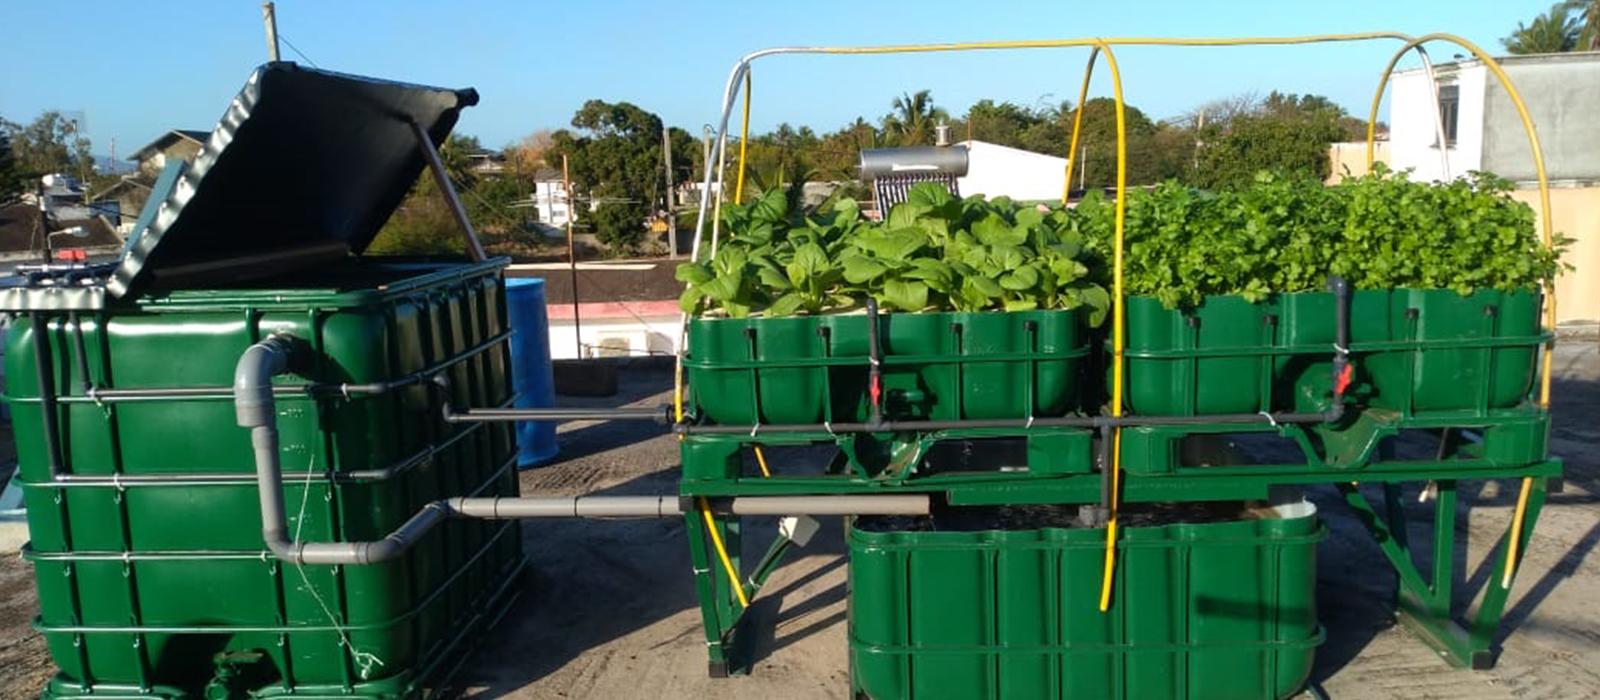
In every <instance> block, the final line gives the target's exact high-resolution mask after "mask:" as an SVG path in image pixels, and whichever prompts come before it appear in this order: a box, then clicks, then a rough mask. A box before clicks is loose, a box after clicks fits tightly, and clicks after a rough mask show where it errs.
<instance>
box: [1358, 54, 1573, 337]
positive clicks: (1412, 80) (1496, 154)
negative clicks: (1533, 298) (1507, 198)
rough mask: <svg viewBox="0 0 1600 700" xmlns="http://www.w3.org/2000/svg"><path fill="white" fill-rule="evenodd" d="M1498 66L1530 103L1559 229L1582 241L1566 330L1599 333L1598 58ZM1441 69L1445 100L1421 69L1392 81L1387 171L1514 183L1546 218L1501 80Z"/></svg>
mask: <svg viewBox="0 0 1600 700" xmlns="http://www.w3.org/2000/svg"><path fill="white" fill-rule="evenodd" d="M1496 60H1497V61H1498V62H1499V63H1500V66H1501V68H1502V69H1503V70H1504V71H1505V73H1506V75H1507V77H1509V78H1510V79H1511V82H1512V84H1513V85H1515V86H1516V89H1517V92H1518V94H1520V95H1521V96H1522V100H1523V102H1524V104H1526V106H1527V109H1528V113H1529V115H1530V117H1531V118H1532V120H1533V123H1534V129H1535V131H1536V132H1537V133H1538V136H1539V141H1540V145H1541V149H1540V150H1541V151H1542V152H1543V154H1544V165H1545V172H1546V174H1547V177H1548V178H1549V180H1550V184H1551V189H1550V204H1551V224H1552V226H1553V227H1554V229H1555V230H1556V231H1559V232H1561V233H1563V234H1566V235H1567V236H1570V237H1571V238H1572V239H1573V240H1574V242H1573V244H1572V246H1571V247H1570V248H1568V250H1567V254H1566V257H1565V258H1564V259H1565V261H1566V262H1568V263H1570V264H1572V265H1573V266H1574V267H1575V268H1576V269H1575V270H1573V271H1571V272H1568V273H1566V274H1563V275H1561V276H1560V277H1559V278H1557V280H1556V292H1557V298H1558V300H1559V303H1558V304H1557V305H1556V310H1557V313H1558V314H1559V319H1558V320H1559V321H1560V322H1562V323H1564V324H1585V325H1587V324H1593V323H1595V322H1596V321H1597V320H1600V116H1597V115H1600V52H1577V53H1562V54H1535V55H1529V56H1507V57H1504V58H1499V59H1496ZM1434 69H1435V74H1436V77H1437V80H1438V90H1437V92H1435V91H1433V90H1430V89H1429V84H1428V76H1427V73H1426V72H1425V71H1424V70H1423V69H1421V68H1417V69H1412V70H1407V71H1401V72H1399V73H1396V74H1395V76H1394V83H1393V88H1392V91H1391V92H1390V95H1389V165H1390V166H1391V167H1392V168H1394V169H1396V170H1411V171H1413V172H1412V178H1413V179H1415V180H1431V181H1442V180H1449V179H1454V178H1460V177H1463V176H1465V175H1466V174H1467V173H1468V172H1470V171H1473V170H1482V171H1486V172H1491V173H1494V174H1496V175H1499V176H1501V177H1504V178H1507V179H1509V180H1512V181H1513V182H1515V183H1516V185H1517V189H1516V191H1514V192H1513V193H1512V196H1513V197H1515V198H1516V199H1518V200H1521V201H1523V202H1527V203H1529V204H1530V205H1533V207H1534V210H1535V211H1538V190H1537V176H1536V174H1535V172H1536V171H1535V169H1534V160H1533V155H1532V149H1531V148H1530V147H1529V143H1528V135H1527V132H1526V130H1525V129H1524V128H1523V124H1522V120H1521V118H1520V117H1519V115H1518V112H1517V108H1516V106H1515V104H1514V103H1513V102H1512V101H1511V98H1510V95H1509V93H1508V92H1507V91H1506V89H1505V88H1504V87H1503V86H1502V85H1501V84H1500V81H1499V79H1498V78H1497V77H1496V76H1495V75H1494V73H1492V72H1490V71H1489V69H1488V68H1487V67H1486V66H1484V64H1483V63H1482V62H1481V61H1477V60H1472V61H1459V62H1453V63H1444V64H1439V65H1437V66H1435V67H1434ZM1436 97H1437V102H1435V98H1436ZM1436 104H1437V105H1438V106H1437V108H1436V107H1435V105H1436ZM1440 121H1442V122H1443V130H1444V144H1442V146H1443V151H1442V155H1443V156H1444V158H1441V144H1440V143H1439V141H1440V139H1439V137H1438V131H1439V123H1440ZM1446 160H1448V169H1447V168H1446V165H1447V164H1446Z"/></svg>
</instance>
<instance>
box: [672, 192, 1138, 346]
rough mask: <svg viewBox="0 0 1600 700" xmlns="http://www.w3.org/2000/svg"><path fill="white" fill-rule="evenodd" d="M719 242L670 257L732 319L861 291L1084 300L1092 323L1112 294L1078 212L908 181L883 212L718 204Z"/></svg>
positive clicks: (972, 305)
mask: <svg viewBox="0 0 1600 700" xmlns="http://www.w3.org/2000/svg"><path fill="white" fill-rule="evenodd" d="M723 219H724V225H725V226H726V228H727V230H728V231H729V237H728V240H726V241H724V242H722V243H721V245H720V246H719V247H718V250H717V252H716V254H715V255H714V256H712V258H711V259H710V260H709V261H707V262H705V263H692V262H691V263H685V264H683V265H680V266H679V267H678V279H679V280H681V281H683V282H685V283H686V284H687V285H688V287H687V289H685V290H684V294H683V297H682V299H681V300H680V302H681V305H682V307H683V308H684V310H685V311H690V312H692V311H695V310H696V309H697V308H699V306H700V304H701V302H702V300H708V301H709V302H710V304H711V308H713V309H715V310H719V311H721V312H722V313H725V314H727V315H728V316H732V317H736V318H737V317H743V316H748V315H750V314H752V313H756V312H762V313H764V314H766V315H768V316H786V315H791V314H795V313H810V314H817V313H823V312H827V311H835V310H843V309H850V308H854V307H856V306H859V305H861V304H862V303H864V302H865V300H866V299H867V298H869V297H870V298H872V299H876V300H877V301H878V302H879V303H880V304H882V305H883V307H884V308H885V309H887V310H892V311H908V312H915V311H923V310H930V309H931V310H948V309H954V310H958V311H981V310H987V309H1006V310H1025V309H1074V308H1079V307H1083V308H1085V309H1086V310H1087V313H1088V317H1089V322H1090V324H1091V325H1099V324H1100V323H1101V322H1102V320H1103V319H1104V317H1105V313H1106V310H1107V309H1108V308H1109V306H1110V296H1109V295H1108V294H1107V293H1106V291H1105V288H1104V286H1103V285H1102V284H1100V283H1099V282H1098V281H1097V280H1099V279H1101V278H1103V276H1104V273H1103V272H1099V271H1097V270H1096V267H1097V266H1096V265H1095V260H1096V259H1095V258H1094V257H1093V255H1092V254H1091V253H1090V251H1089V249H1088V248H1087V247H1086V245H1085V243H1086V241H1085V234H1084V233H1083V232H1082V231H1080V230H1079V225H1080V224H1081V217H1077V216H1075V215H1074V214H1073V213H1072V212H1070V211H1069V210H1066V209H1063V208H1060V207H1055V208H1050V207H1044V208H1040V207H1034V206H1021V205H1017V204H1014V203H1012V202H1011V201H1010V200H1008V199H1005V198H999V199H995V200H987V201H986V200H984V199H983V198H982V197H969V198H966V199H957V198H956V197H954V196H952V195H951V194H949V193H948V192H946V191H945V190H944V189H943V188H941V187H939V186H937V185H918V186H916V187H914V188H912V190H911V192H910V193H909V196H908V198H907V200H906V201H905V202H904V203H902V204H900V205H897V206H895V207H894V208H893V209H891V210H890V211H889V214H888V216H886V217H884V220H883V221H881V222H871V221H867V220H866V219H864V218H863V217H862V216H861V213H860V209H859V206H858V205H857V204H856V202H855V201H854V200H851V199H840V200H838V201H836V202H835V203H834V205H833V206H832V207H830V208H828V209H827V210H826V211H824V212H820V213H816V214H812V215H809V216H806V215H801V214H798V213H792V212H791V210H790V207H789V202H788V200H787V198H786V197H785V196H784V193H783V191H782V190H776V189H774V190H770V191H768V192H767V193H765V194H764V195H763V196H762V197H761V198H759V199H757V200H755V201H753V202H751V203H749V204H747V205H730V206H728V207H726V208H725V209H724V210H723Z"/></svg>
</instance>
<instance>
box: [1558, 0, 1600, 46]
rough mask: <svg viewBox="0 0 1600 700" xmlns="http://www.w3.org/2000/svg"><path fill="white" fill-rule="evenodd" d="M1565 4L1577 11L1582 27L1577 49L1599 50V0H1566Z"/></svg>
mask: <svg viewBox="0 0 1600 700" xmlns="http://www.w3.org/2000/svg"><path fill="white" fill-rule="evenodd" d="M1566 6H1567V7H1568V8H1570V9H1573V10H1577V11H1578V21H1579V22H1580V23H1582V29H1581V30H1580V31H1579V32H1578V46H1577V48H1576V49H1575V50H1577V51H1600V0H1567V2H1566Z"/></svg>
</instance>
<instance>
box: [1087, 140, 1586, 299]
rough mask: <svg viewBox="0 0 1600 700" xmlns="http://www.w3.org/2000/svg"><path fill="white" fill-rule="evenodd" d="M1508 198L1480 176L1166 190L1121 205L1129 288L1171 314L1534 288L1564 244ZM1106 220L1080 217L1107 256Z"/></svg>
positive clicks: (1105, 215)
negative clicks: (1281, 301)
mask: <svg viewBox="0 0 1600 700" xmlns="http://www.w3.org/2000/svg"><path fill="white" fill-rule="evenodd" d="M1510 189H1511V183H1509V182H1508V181H1506V180H1503V179H1499V178H1496V177H1494V176H1491V175H1487V174H1483V173H1474V174H1473V175H1472V176H1471V177H1470V178H1467V179H1465V180H1457V181H1454V182H1451V183H1448V184H1442V185H1439V184H1428V183H1418V182H1411V181H1410V180H1408V179H1407V178H1406V176H1405V175H1404V174H1391V173H1388V172H1386V171H1384V170H1383V169H1381V168H1380V169H1379V170H1377V171H1376V172H1374V173H1373V174H1370V175H1367V176H1364V177H1360V178H1353V179H1349V180H1346V181H1344V182H1343V183H1341V184H1339V185H1337V186H1333V187H1324V186H1323V185H1322V184H1321V183H1320V182H1317V181H1315V180H1312V179H1309V178H1303V179H1294V178H1283V177H1279V176H1275V175H1271V174H1267V173H1260V174H1258V175H1257V176H1256V179H1255V184H1254V186H1253V187H1250V188H1248V189H1242V190H1232V191H1224V192H1219V193H1215V194H1211V193H1205V192H1200V191H1196V190H1191V189H1188V188H1185V187H1183V186H1181V185H1178V184H1177V183H1172V182H1168V183H1165V184H1162V185H1159V186H1157V187H1156V188H1155V189H1154V190H1151V191H1149V192H1136V193H1133V194H1132V195H1130V196H1129V198H1128V211H1127V224H1126V227H1125V231H1124V241H1125V245H1126V257H1125V270H1126V274H1125V278H1124V284H1125V289H1126V291H1127V293H1128V294H1133V295H1149V296H1154V297H1156V298H1157V299H1159V300H1160V301H1161V302H1162V304H1163V305H1165V306H1166V307H1168V308H1174V307H1177V306H1187V305H1194V304H1198V303H1199V302H1200V300H1201V299H1202V298H1203V297H1205V296H1208V295H1214V294H1239V295H1242V296H1244V297H1246V298H1248V299H1250V300H1251V301H1257V300H1260V299H1262V298H1264V297H1265V296H1266V295H1268V294H1271V293H1277V292H1304V291H1313V290H1318V289H1322V288H1323V287H1324V285H1325V284H1326V280H1327V277H1328V276H1329V275H1334V274H1336V275H1340V276H1343V277H1344V278H1345V279H1346V280H1347V281H1349V282H1350V284H1351V285H1352V286H1354V287H1355V288H1356V289H1395V288H1421V289H1452V290H1455V291H1456V292H1458V293H1460V294H1463V295H1465V294H1470V293H1471V292H1472V291H1474V290H1476V289H1501V290H1512V289H1519V288H1527V287H1533V286H1537V285H1539V284H1540V283H1542V282H1547V281H1549V280H1551V279H1553V278H1554V277H1555V275H1556V274H1557V273H1558V272H1559V271H1560V269H1561V264H1560V262H1559V255H1560V252H1561V250H1562V249H1563V248H1564V247H1565V246H1566V245H1567V242H1566V239H1565V238H1560V237H1558V238H1557V240H1556V247H1555V250H1546V249H1545V248H1544V246H1543V245H1542V244H1541V243H1540V239H1539V236H1538V234H1537V232H1536V231H1535V229H1534V216H1533V210H1532V209H1531V208H1530V207H1528V205H1526V204H1523V203H1521V202H1517V201H1515V200H1513V199H1511V198H1510V197H1509V196H1508V195H1507V192H1509V191H1510ZM1111 209H1112V207H1111V205H1110V203H1109V202H1106V201H1104V200H1102V199H1100V198H1098V197H1091V198H1089V199H1086V200H1085V201H1084V202H1083V203H1082V204H1080V205H1079V207H1078V209H1077V211H1076V212H1075V214H1077V215H1078V216H1081V217H1084V218H1087V219H1090V220H1092V221H1093V222H1094V223H1092V224H1085V230H1087V231H1092V232H1094V234H1095V235H1094V239H1093V244H1094V245H1095V246H1096V247H1097V248H1098V249H1100V250H1103V251H1109V249H1110V244H1109V235H1110V223H1109V222H1110V221H1111V216H1112V212H1111Z"/></svg>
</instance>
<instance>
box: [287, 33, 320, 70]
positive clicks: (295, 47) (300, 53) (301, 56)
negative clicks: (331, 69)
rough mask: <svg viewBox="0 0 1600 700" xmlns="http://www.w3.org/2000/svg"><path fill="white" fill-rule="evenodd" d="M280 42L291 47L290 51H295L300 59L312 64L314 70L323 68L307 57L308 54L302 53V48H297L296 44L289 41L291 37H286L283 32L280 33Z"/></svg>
mask: <svg viewBox="0 0 1600 700" xmlns="http://www.w3.org/2000/svg"><path fill="white" fill-rule="evenodd" d="M278 40H279V41H282V42H283V43H284V44H287V45H288V46H289V50H290V51H293V52H294V53H295V55H296V56H299V57H300V58H303V59H305V60H306V63H309V64H311V67H312V68H321V67H322V66H319V65H317V62H316V61H313V60H311V57H310V56H307V55H306V52H304V51H301V50H300V47H298V46H295V45H294V42H292V41H289V37H287V36H284V34H283V32H278Z"/></svg>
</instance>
